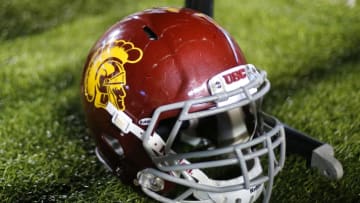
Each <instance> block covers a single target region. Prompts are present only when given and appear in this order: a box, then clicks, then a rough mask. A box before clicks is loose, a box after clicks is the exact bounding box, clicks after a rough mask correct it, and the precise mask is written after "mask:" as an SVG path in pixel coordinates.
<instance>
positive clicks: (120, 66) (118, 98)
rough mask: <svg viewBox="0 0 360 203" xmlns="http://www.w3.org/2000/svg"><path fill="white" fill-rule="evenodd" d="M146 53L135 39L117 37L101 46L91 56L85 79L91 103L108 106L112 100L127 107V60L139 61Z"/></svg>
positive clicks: (86, 91)
mask: <svg viewBox="0 0 360 203" xmlns="http://www.w3.org/2000/svg"><path fill="white" fill-rule="evenodd" d="M142 56H143V52H142V50H141V49H139V48H137V47H135V46H134V44H133V43H132V42H127V41H124V40H116V41H115V42H112V43H111V44H108V45H105V46H103V47H101V48H99V49H98V50H97V51H96V52H95V53H94V54H93V56H92V58H91V59H90V62H89V64H88V68H87V70H86V73H85V78H84V93H85V97H86V99H87V101H88V102H93V103H94V106H95V107H97V108H104V109H105V108H106V105H107V103H108V102H111V103H112V104H113V105H114V106H115V107H116V108H117V109H119V110H121V111H123V110H125V102H124V100H125V97H126V91H125V85H126V70H125V66H126V64H127V63H137V62H139V61H140V60H141V58H142Z"/></svg>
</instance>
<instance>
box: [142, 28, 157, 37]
mask: <svg viewBox="0 0 360 203" xmlns="http://www.w3.org/2000/svg"><path fill="white" fill-rule="evenodd" d="M143 30H144V32H145V33H146V34H147V36H148V37H149V39H150V40H158V36H157V34H156V33H155V32H154V31H153V30H152V29H151V28H149V27H148V26H144V27H143Z"/></svg>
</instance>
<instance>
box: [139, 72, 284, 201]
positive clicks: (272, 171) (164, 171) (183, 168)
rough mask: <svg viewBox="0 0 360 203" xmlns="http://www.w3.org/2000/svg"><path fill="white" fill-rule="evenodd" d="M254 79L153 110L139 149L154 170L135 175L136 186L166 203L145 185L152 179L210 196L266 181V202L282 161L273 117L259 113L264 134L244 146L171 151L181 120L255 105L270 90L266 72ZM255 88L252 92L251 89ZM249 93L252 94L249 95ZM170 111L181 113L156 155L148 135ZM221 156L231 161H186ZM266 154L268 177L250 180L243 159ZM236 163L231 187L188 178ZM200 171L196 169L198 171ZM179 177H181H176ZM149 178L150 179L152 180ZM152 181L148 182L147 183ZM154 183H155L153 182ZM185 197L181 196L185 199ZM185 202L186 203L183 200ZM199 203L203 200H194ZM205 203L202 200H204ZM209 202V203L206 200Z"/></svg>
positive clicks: (279, 134)
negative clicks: (235, 179)
mask: <svg viewBox="0 0 360 203" xmlns="http://www.w3.org/2000/svg"><path fill="white" fill-rule="evenodd" d="M257 74H258V75H257V76H256V77H252V80H250V81H249V83H248V84H246V85H244V86H242V87H239V88H237V89H235V90H232V91H229V92H221V93H216V94H214V95H211V96H208V97H203V98H198V99H192V100H188V101H184V102H178V103H173V104H169V105H164V106H161V107H159V108H158V109H156V111H155V112H154V114H153V117H152V120H151V122H150V124H149V126H148V128H147V130H146V131H145V132H144V134H143V146H144V148H145V149H146V151H147V152H148V153H149V155H150V156H151V157H152V159H153V161H154V163H155V164H156V166H157V167H158V169H160V170H157V169H145V170H143V171H142V172H140V173H139V184H140V185H141V186H142V189H143V190H144V192H145V193H147V194H148V195H149V196H151V197H153V198H155V199H157V200H159V201H163V202H168V201H169V200H170V199H167V198H165V197H163V196H161V195H159V194H158V193H156V192H154V191H152V190H149V189H148V188H147V186H146V185H148V184H154V183H156V180H161V179H163V180H167V181H169V182H173V183H177V184H179V185H183V186H186V187H189V188H191V189H190V190H200V191H206V192H214V193H224V192H225V193H226V192H229V191H230V192H231V191H237V190H243V189H246V190H250V189H251V188H252V187H257V186H258V185H262V184H264V183H265V182H268V184H267V185H268V186H267V188H266V191H265V194H264V199H263V200H264V202H268V201H269V199H270V195H271V190H272V184H273V178H274V176H275V175H276V174H277V173H278V172H279V170H280V169H281V168H282V167H283V165H284V162H285V135H284V129H283V126H282V125H281V123H280V122H279V121H277V120H276V119H275V118H272V117H270V116H268V115H266V114H263V115H262V116H263V117H264V120H265V124H264V125H265V126H266V129H267V131H266V130H265V131H266V132H264V134H263V135H262V136H259V137H256V138H254V139H252V140H250V141H248V142H246V143H240V144H237V145H231V146H228V147H223V148H220V149H215V150H208V151H199V152H190V153H184V154H176V153H175V152H173V151H172V148H171V147H172V145H173V143H174V141H175V138H176V136H177V134H178V132H179V130H180V127H181V125H182V123H183V122H184V121H188V120H192V119H197V118H202V117H206V116H211V115H215V114H218V113H221V112H225V111H228V110H229V109H233V108H239V107H242V106H245V105H248V104H250V103H253V102H255V101H256V100H258V99H260V98H262V97H263V96H264V95H265V94H266V93H267V92H268V91H269V89H270V83H269V81H268V80H267V79H266V73H265V72H264V71H261V72H257ZM254 89H256V92H254V91H253V90H254ZM250 90H252V92H254V93H250ZM239 95H240V98H241V99H240V100H236V102H231V103H227V104H226V105H220V106H217V107H214V108H210V109H207V110H202V111H197V112H190V109H191V108H192V107H194V106H197V105H201V104H207V103H213V104H216V103H218V102H221V103H224V101H227V100H228V99H230V98H234V97H237V98H239ZM173 110H181V112H180V114H179V116H178V119H177V121H176V122H175V124H174V126H173V128H172V130H171V132H170V134H169V136H168V138H167V140H166V141H165V147H164V150H163V153H162V154H159V153H156V152H154V151H153V149H152V145H151V144H149V143H150V142H149V140H150V139H151V136H152V134H153V133H154V131H155V130H154V129H155V126H156V123H157V121H158V119H159V117H160V115H161V114H162V113H164V112H167V111H173ZM267 121H268V123H267ZM259 145H263V146H262V147H261V149H259V150H256V151H251V150H250V151H249V150H247V151H246V149H251V148H253V147H256V146H259ZM277 147H279V148H280V154H279V156H280V158H279V161H278V160H277V159H276V157H275V153H274V149H275V148H277ZM245 151H246V153H244V152H245ZM222 154H234V156H233V158H229V159H223V160H215V161H207V162H200V163H190V162H189V161H187V159H191V158H199V157H211V156H220V155H222ZM265 154H268V166H269V168H268V175H267V176H257V177H251V176H249V170H248V169H247V166H246V161H247V160H252V159H254V160H256V159H257V160H258V157H260V156H263V155H265ZM235 164H239V166H240V169H241V172H242V173H241V177H242V178H241V179H243V180H242V183H240V184H233V185H223V186H214V185H206V184H200V183H197V182H196V179H194V178H193V177H191V174H189V173H188V171H191V170H192V171H197V170H199V169H201V168H202V169H204V168H211V167H219V166H226V165H235ZM199 171H200V170H199ZM171 172H175V173H178V174H179V173H180V174H181V175H179V176H178V177H176V176H174V175H169V173H170V174H171ZM180 176H182V178H181V177H180ZM151 177H153V178H154V179H152V178H151ZM149 181H150V182H152V183H149ZM154 181H155V182H154ZM185 193H186V194H187V195H191V192H189V191H187V192H185ZM186 194H183V195H181V196H182V197H181V198H180V199H182V198H183V197H186ZM183 202H186V201H183ZM196 202H203V201H196ZM205 202H206V201H205ZM210 202H211V201H210Z"/></svg>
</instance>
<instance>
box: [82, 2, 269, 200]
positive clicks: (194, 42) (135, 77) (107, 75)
mask: <svg viewBox="0 0 360 203" xmlns="http://www.w3.org/2000/svg"><path fill="white" fill-rule="evenodd" d="M246 64H247V62H246V60H245V58H244V56H243V54H242V52H241V50H240V48H239V46H238V45H237V43H236V42H235V41H234V40H233V38H232V37H231V36H230V35H229V34H228V33H227V32H226V31H225V30H224V29H222V28H221V27H220V26H219V25H217V24H216V23H215V22H214V21H213V20H212V19H211V18H209V17H207V16H205V15H204V14H201V13H197V12H194V11H192V10H190V9H174V8H158V9H150V10H145V11H143V12H139V13H135V14H133V15H130V16H128V17H126V18H125V19H123V20H121V21H119V22H118V23H116V24H115V25H113V26H112V27H111V28H110V29H109V30H107V31H106V32H105V34H104V35H103V36H101V37H100V39H99V40H98V41H97V42H96V44H95V45H94V46H93V47H92V49H91V51H90V53H89V55H88V58H87V60H86V63H85V66H84V72H83V79H82V84H81V95H82V100H83V103H84V109H85V116H86V119H87V122H88V126H89V128H90V130H91V131H92V133H93V135H94V137H95V141H96V146H97V153H98V155H99V157H100V158H101V160H102V161H103V162H105V163H106V165H107V166H109V167H110V169H111V170H112V171H114V172H115V173H116V174H117V175H118V176H119V177H120V178H121V179H122V180H123V181H124V182H127V183H132V182H133V180H136V179H137V178H138V177H137V175H138V172H139V171H142V170H144V169H147V168H158V165H157V164H156V163H154V157H153V156H152V154H151V153H150V154H149V152H148V151H147V150H146V149H144V144H143V142H144V141H143V140H141V138H140V139H139V137H140V136H141V135H142V134H143V133H144V132H145V131H147V128H148V126H149V125H150V123H151V121H152V118H153V116H154V112H156V110H157V109H158V108H159V107H161V106H166V105H169V104H175V103H178V102H183V101H188V100H196V99H201V98H207V97H211V96H213V95H215V93H214V92H212V90H211V88H209V81H210V79H211V78H214V77H215V76H217V75H219V74H220V75H221V76H222V77H223V79H224V81H225V83H226V84H225V83H224V84H225V85H228V86H231V85H233V84H232V83H234V84H235V83H237V82H238V81H240V80H242V79H243V78H244V77H246V78H247V79H248V80H250V77H248V75H246V74H247V73H246V74H245V68H242V67H245V66H246ZM233 67H241V68H237V69H236V70H235V69H232V68H233ZM230 70H231V71H230ZM254 70H255V69H254ZM214 84H215V83H214ZM216 84H217V83H216ZM263 86H264V85H263ZM261 88H262V86H261ZM259 89H260V86H259ZM250 92H251V93H253V92H255V91H250ZM256 92H260V90H256ZM109 104H111V107H109ZM217 106H218V105H217V104H216V102H213V101H209V102H200V103H197V104H195V105H192V106H191V107H190V108H189V110H188V111H189V112H197V111H202V110H206V109H214V108H216V107H217ZM109 109H114V110H109ZM110 111H116V112H122V113H125V114H124V115H126V122H125V121H124V122H123V121H122V120H121V119H117V118H115V120H116V119H117V120H116V121H114V117H113V115H112V114H111V113H110ZM180 112H181V109H180V108H179V109H176V108H175V109H171V110H167V111H164V112H162V113H161V114H160V115H159V116H158V117H157V119H156V121H154V123H155V126H156V127H157V126H158V124H159V123H160V122H162V121H164V120H167V119H169V118H177V117H178V116H179V114H180ZM112 120H113V122H112ZM128 120H130V123H131V125H136V126H137V127H136V130H137V131H139V132H140V133H139V134H141V135H134V134H133V133H132V131H131V130H130V131H127V130H122V129H119V127H118V126H116V125H114V122H120V124H119V125H120V126H122V125H127V124H128V123H127V122H128ZM121 122H123V123H121ZM124 123H125V124H124ZM156 127H155V128H156ZM154 131H155V129H154V130H152V132H151V133H153V132H154ZM164 139H165V140H166V138H164ZM162 147H163V148H164V147H165V145H164V146H162ZM163 148H161V149H160V151H161V152H163V151H164V150H165V149H163ZM166 152H169V150H167V151H166ZM154 154H157V155H159V156H160V155H161V156H162V155H164V154H161V153H160V154H159V152H156V153H154ZM165 154H166V153H165ZM167 173H168V172H167ZM172 185H173V183H171V181H165V186H164V187H163V188H162V189H161V191H163V192H164V191H168V190H171V189H172V188H173V186H172ZM200 196H201V195H200Z"/></svg>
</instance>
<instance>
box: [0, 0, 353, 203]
mask: <svg viewBox="0 0 360 203" xmlns="http://www.w3.org/2000/svg"><path fill="white" fill-rule="evenodd" d="M358 3H359V2H358ZM182 5H183V1H175V0H172V1H160V0H158V1H145V0H137V1H133V0H120V1H110V0H105V1H104V0H103V1H96V0H88V1H85V0H78V1H72V0H61V1H60V0H59V1H42V0H13V1H5V2H1V3H0V84H1V88H0V202H150V200H149V199H147V198H146V197H144V196H142V195H139V194H138V193H136V192H134V190H133V189H131V188H130V187H127V186H124V185H122V184H121V183H120V182H119V181H118V180H117V179H116V178H115V177H113V176H112V175H111V174H110V173H109V172H107V171H106V170H105V169H104V167H103V166H102V165H101V164H100V163H99V162H98V161H97V159H96V157H95V153H94V142H93V140H92V138H91V136H90V134H89V132H88V130H87V128H86V125H85V123H84V117H83V113H82V108H81V102H80V97H79V84H80V76H81V72H82V66H83V63H84V61H85V57H86V55H87V53H88V51H89V49H90V47H91V46H92V44H93V43H94V42H95V41H96V40H97V38H98V37H99V36H100V35H101V34H102V33H103V32H104V31H105V29H107V28H108V27H109V26H110V25H112V24H113V23H115V22H116V21H117V20H119V19H121V18H122V17H124V16H125V15H128V14H130V13H132V12H135V11H139V10H142V9H144V8H149V7H154V6H182ZM215 18H216V20H217V21H218V23H219V24H220V25H222V26H223V27H225V28H226V29H227V30H228V31H229V32H230V33H231V34H232V35H233V36H234V38H235V39H236V40H237V41H238V42H239V44H240V46H241V47H242V49H243V51H244V53H245V55H246V57H247V59H248V62H250V63H253V64H256V65H257V66H259V67H262V68H263V69H265V70H266V71H267V72H268V75H269V78H270V79H271V81H272V90H271V92H270V93H269V95H267V97H266V107H265V108H266V110H267V111H268V112H270V113H272V114H274V115H276V116H277V117H278V118H279V119H280V120H282V121H284V122H286V123H288V124H289V125H291V126H294V127H295V128H297V129H299V130H301V131H305V132H307V133H309V134H310V135H312V136H313V137H315V138H318V139H320V140H323V141H326V142H328V143H329V144H331V145H332V146H334V149H335V153H336V156H337V158H338V159H339V160H340V161H341V162H342V164H343V167H344V172H345V173H344V177H343V178H342V179H341V180H340V181H328V180H327V179H325V178H323V177H322V176H319V174H318V173H317V172H316V171H314V170H307V169H306V167H305V162H304V160H303V159H301V158H299V157H296V156H291V157H288V158H287V161H286V166H285V168H284V170H283V172H282V173H281V175H279V176H278V177H277V179H276V181H275V188H274V191H273V195H272V199H271V200H272V202H299V203H300V202H327V203H328V202H342V203H347V202H360V184H359V183H360V5H355V6H352V7H351V6H348V5H347V4H346V1H345V0H318V1H310V0H302V1H299V0H296V1H290V0H288V1H285V0H273V1H261V0H253V1H238V0H222V1H218V0H216V2H215Z"/></svg>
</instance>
